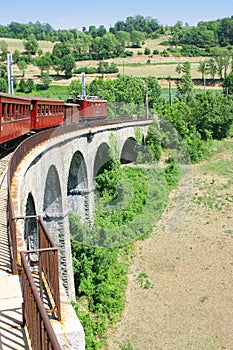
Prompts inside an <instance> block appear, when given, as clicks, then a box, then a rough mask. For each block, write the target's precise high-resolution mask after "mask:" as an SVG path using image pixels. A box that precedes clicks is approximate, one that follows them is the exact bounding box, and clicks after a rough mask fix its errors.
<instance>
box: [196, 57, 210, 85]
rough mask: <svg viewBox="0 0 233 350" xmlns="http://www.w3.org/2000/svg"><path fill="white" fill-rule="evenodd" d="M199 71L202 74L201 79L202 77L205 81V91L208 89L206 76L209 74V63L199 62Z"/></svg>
mask: <svg viewBox="0 0 233 350" xmlns="http://www.w3.org/2000/svg"><path fill="white" fill-rule="evenodd" d="M197 70H198V72H200V73H201V77H202V80H203V86H204V90H205V88H206V74H207V72H208V64H207V61H206V60H204V61H201V62H199V65H198V68H197Z"/></svg>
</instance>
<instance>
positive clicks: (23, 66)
mask: <svg viewBox="0 0 233 350" xmlns="http://www.w3.org/2000/svg"><path fill="white" fill-rule="evenodd" d="M17 66H18V68H19V70H21V71H22V77H24V76H25V71H26V69H27V63H26V62H25V61H24V60H20V61H18V62H17Z"/></svg>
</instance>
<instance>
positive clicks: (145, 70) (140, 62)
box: [1, 37, 219, 88]
mask: <svg viewBox="0 0 233 350" xmlns="http://www.w3.org/2000/svg"><path fill="white" fill-rule="evenodd" d="M166 39H167V37H161V38H159V39H148V40H146V41H145V43H144V45H143V46H142V48H140V49H130V50H131V51H133V56H132V57H126V58H114V59H108V60H106V61H107V62H109V63H111V62H114V63H116V65H117V67H118V69H119V73H120V74H127V75H132V76H139V77H146V76H149V75H152V76H155V77H157V78H158V79H159V81H160V84H161V86H162V87H168V81H167V78H168V77H171V78H178V77H179V75H178V73H177V72H176V66H177V64H179V63H182V62H187V61H188V62H190V63H191V75H192V77H193V79H201V73H200V72H198V64H199V62H200V61H203V60H205V59H207V58H206V57H175V56H172V55H170V56H169V57H164V56H163V55H161V54H158V55H153V54H150V55H145V54H144V50H145V48H149V49H150V50H151V52H153V50H159V52H162V51H163V50H165V49H166V46H164V45H161V42H162V41H164V40H166ZM1 40H4V41H5V42H6V43H7V45H8V49H9V51H10V52H11V53H13V52H14V51H15V50H19V51H20V52H23V50H24V47H23V41H22V40H20V39H9V38H2V39H1ZM38 44H39V48H40V49H42V50H43V52H44V53H45V52H47V51H49V52H51V51H52V49H53V45H54V44H53V43H51V42H48V41H38ZM138 53H140V54H138ZM98 63H99V61H93V60H90V61H77V62H76V67H77V68H80V67H85V66H87V67H90V66H91V67H97V66H98ZM13 71H14V75H15V77H16V79H17V80H18V81H19V80H20V79H21V78H22V72H20V70H19V69H18V67H17V65H16V64H14V66H13ZM49 72H50V77H51V79H52V82H51V83H52V85H62V86H69V85H70V83H71V81H72V80H74V79H81V77H80V74H78V75H73V77H72V78H70V79H66V78H65V77H64V76H63V75H59V76H57V75H56V73H55V71H53V70H52V69H51V70H50V71H49ZM115 76H116V74H111V75H109V74H108V75H105V78H110V79H114V77H115ZM98 77H100V74H90V75H89V74H88V75H86V82H87V83H89V82H91V81H92V80H93V79H95V78H98ZM29 78H31V79H33V80H34V82H35V83H40V70H39V69H38V68H37V67H35V66H33V65H28V67H27V69H26V71H25V76H24V79H29ZM172 86H173V87H175V82H172ZM197 86H198V87H200V86H202V82H201V81H199V83H198V84H197ZM214 87H215V88H216V87H219V85H218V83H216V84H214ZM209 88H211V87H209Z"/></svg>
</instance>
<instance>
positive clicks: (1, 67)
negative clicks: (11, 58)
mask: <svg viewBox="0 0 233 350" xmlns="http://www.w3.org/2000/svg"><path fill="white" fill-rule="evenodd" d="M6 76H7V66H6V65H5V64H2V63H1V64H0V77H1V78H5V77H6Z"/></svg>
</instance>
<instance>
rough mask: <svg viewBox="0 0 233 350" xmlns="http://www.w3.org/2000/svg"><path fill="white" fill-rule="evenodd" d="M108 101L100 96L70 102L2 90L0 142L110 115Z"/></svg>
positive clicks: (0, 99)
mask: <svg viewBox="0 0 233 350" xmlns="http://www.w3.org/2000/svg"><path fill="white" fill-rule="evenodd" d="M107 110H108V103H107V101H106V100H102V99H100V98H98V97H97V96H78V97H76V98H73V99H68V100H67V101H66V102H65V101H62V100H58V99H53V98H45V97H38V96H17V95H11V94H6V93H3V92H0V145H3V144H5V143H6V142H9V141H11V140H14V139H16V138H18V137H21V136H23V135H26V134H30V133H32V132H37V131H40V130H44V129H47V128H51V127H56V126H59V125H63V124H65V125H67V124H74V123H79V122H82V121H86V120H89V121H91V120H95V119H103V118H106V117H107V113H108V112H107Z"/></svg>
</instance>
